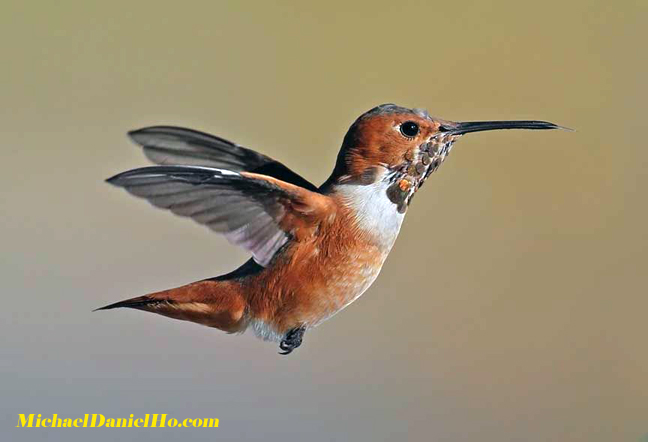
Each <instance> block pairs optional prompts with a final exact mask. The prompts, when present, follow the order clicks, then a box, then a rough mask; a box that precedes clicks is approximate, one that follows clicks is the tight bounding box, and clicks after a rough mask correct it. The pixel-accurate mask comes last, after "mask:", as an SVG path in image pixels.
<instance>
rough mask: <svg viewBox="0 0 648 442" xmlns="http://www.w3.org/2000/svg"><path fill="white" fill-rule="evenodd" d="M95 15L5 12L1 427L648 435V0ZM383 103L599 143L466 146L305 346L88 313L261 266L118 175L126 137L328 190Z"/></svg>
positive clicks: (98, 9)
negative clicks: (374, 268)
mask: <svg viewBox="0 0 648 442" xmlns="http://www.w3.org/2000/svg"><path fill="white" fill-rule="evenodd" d="M92 3H95V2H81V1H80V2H31V3H29V2H11V1H10V2H6V1H5V2H2V4H1V5H0V55H1V56H2V68H1V69H0V131H1V134H2V135H1V140H2V141H1V142H0V148H1V149H2V150H1V152H2V157H1V158H2V161H1V162H0V171H1V173H0V180H1V186H0V212H1V216H0V223H1V224H0V226H1V230H0V235H1V238H0V239H1V244H2V245H1V249H2V253H1V254H0V259H1V265H0V281H1V284H2V291H1V293H2V294H1V296H2V308H1V309H0V318H1V320H0V336H1V338H0V353H1V354H0V387H1V391H2V393H1V398H0V409H1V413H0V426H1V430H0V431H1V432H2V434H3V435H4V436H2V437H1V439H2V440H7V441H9V440H11V441H32V440H61V441H63V440H64V441H77V440H79V441H80V440H93V441H108V440H114V438H116V437H119V438H120V439H122V440H141V441H153V440H155V441H161V440H165V441H166V440H177V439H178V438H184V439H187V440H249V441H257V440H258V441H261V440H263V441H286V440H309V441H329V440H354V441H393V440H413V441H423V440H425V441H480V442H481V441H493V442H501V441H521V440H523V441H588V442H598V441H601V442H603V441H609V442H618V441H633V442H635V441H642V440H646V437H647V436H646V435H647V434H648V352H647V348H646V336H647V335H648V323H647V309H648V299H647V296H646V295H647V294H646V285H647V282H648V278H647V277H646V264H647V255H648V253H647V246H648V241H647V234H646V225H647V222H648V208H647V205H646V186H647V185H648V172H647V166H648V153H647V150H646V141H645V138H644V137H645V135H646V134H645V129H646V123H645V119H646V99H647V94H646V92H647V87H646V74H647V69H646V67H647V64H648V63H647V60H646V51H645V42H646V41H647V39H648V32H647V31H646V24H647V14H646V12H648V11H647V9H648V7H647V6H646V2H639V1H637V2H630V1H626V2H623V1H622V2H607V1H582V2H581V1H577V2H569V1H560V2H553V1H548V2H542V3H533V4H531V3H527V2H518V1H507V2H497V3H489V2H380V1H371V2H363V3H359V2H348V1H328V2H318V3H317V4H310V5H307V4H306V3H305V2H291V3H288V2H280V3H278V4H271V3H270V2H256V3H242V2H229V3H215V2H204V3H193V2H180V3H178V2H164V3H162V2H124V1H119V2H116V1H113V2H102V5H97V4H92ZM383 102H396V103H399V104H402V105H405V106H419V107H426V108H428V109H429V111H430V112H431V113H432V114H433V115H438V116H440V117H443V118H447V119H455V120H462V119H463V120H475V119H528V118H538V119H547V120H550V121H553V122H556V123H558V124H562V125H566V126H570V127H573V128H576V129H577V131H576V132H572V133H570V132H524V131H509V132H499V133H485V134H474V135H469V136H466V137H465V138H464V139H463V140H461V141H460V142H459V143H458V144H457V145H456V147H455V149H454V151H453V155H452V156H451V158H450V159H449V161H448V162H446V163H445V164H444V166H443V167H442V168H441V170H440V172H439V173H437V174H435V175H434V176H433V177H432V178H431V180H430V181H428V183H427V185H426V186H425V188H423V189H422V191H421V193H420V194H419V195H417V197H416V199H415V201H414V204H413V205H412V207H411V209H410V211H409V215H408V217H407V220H406V222H405V224H404V226H403V230H402V233H401V236H400V238H399V240H398V241H397V243H396V246H395V248H394V250H393V252H392V254H391V256H390V258H389V259H388V261H387V263H386V265H385V268H384V270H383V272H382V274H381V276H380V277H379V278H378V280H377V281H376V283H375V284H374V285H373V287H372V288H371V289H370V290H369V291H368V292H367V293H366V294H365V295H364V296H363V297H362V298H361V299H360V300H359V301H357V302H356V303H354V304H353V305H352V306H350V307H349V308H348V309H346V310H345V311H344V312H342V313H341V314H339V315H338V316H336V317H335V318H334V319H332V320H330V321H329V322H327V323H325V324H324V325H323V326H321V327H320V328H318V329H316V330H314V331H312V332H310V333H309V334H308V335H307V336H306V339H305V345H304V346H303V347H302V348H300V349H299V351H297V352H295V354H293V355H291V356H290V357H287V358H286V357H280V356H278V355H277V354H276V353H277V348H276V346H274V345H271V344H265V343H262V342H260V341H257V340H255V339H254V338H253V337H252V336H251V335H249V334H247V335H245V336H243V337H233V336H227V335H225V334H223V333H220V332H218V331H216V330H212V329H208V328H203V327H199V326H196V325H194V324H190V323H184V322H179V321H172V320H169V319H165V318H162V317H158V316H155V315H150V314H146V313H142V312H137V311H112V312H101V313H91V312H90V310H91V309H92V308H95V307H98V306H101V305H104V304H106V303H109V302H112V301H116V300H120V299H123V298H124V297H129V296H133V295H139V294H143V293H147V292H151V291H155V290H160V289H164V288H168V287H172V286H177V285H181V284H184V283H186V282H190V281H193V280H197V279H201V278H205V277H210V276H215V275H218V274H221V273H224V272H227V271H229V270H231V269H233V268H234V267H235V266H237V265H238V264H239V263H241V262H243V261H244V260H245V259H246V254H245V253H244V252H243V251H242V250H239V249H237V248H234V247H233V246H230V245H229V244H228V243H227V242H226V241H225V240H224V239H223V238H220V237H218V236H216V235H214V234H212V233H210V232H209V231H208V230H206V229H204V228H202V227H200V226H197V225H194V224H193V223H191V222H189V221H187V220H183V219H178V218H175V217H173V216H171V215H170V214H168V213H164V212H162V211H159V210H154V209H153V208H151V207H150V206H148V205H147V204H146V203H145V202H143V201H139V200H136V199H134V198H132V197H129V196H128V195H127V194H125V193H124V192H121V191H118V190H117V189H114V188H111V187H110V186H108V185H106V184H104V183H103V179H104V178H106V177H108V176H110V175H112V174H114V173H116V172H119V171H122V170H125V169H128V168H133V167H137V166H141V165H145V164H146V161H145V159H144V157H143V156H142V155H141V152H139V151H138V149H137V148H136V147H134V146H133V145H131V144H130V143H129V142H128V141H127V139H126V137H125V132H126V131H127V130H129V129H133V128H137V127H140V126H144V125H151V124H160V123H166V124H177V125H186V126H190V127H194V128H197V129H202V130H206V131H209V132H212V133H215V134H218V135H221V136H224V137H226V138H229V139H232V140H235V141H237V142H239V143H241V144H244V145H246V146H250V147H253V148H256V149H259V150H261V151H262V152H264V153H266V154H269V155H271V156H273V157H276V158H278V159H280V160H282V161H284V162H286V163H287V164H288V165H289V166H291V167H293V168H294V169H295V170H297V171H298V172H300V173H303V174H304V175H305V176H306V177H308V178H309V179H311V180H313V181H314V182H316V183H319V182H322V181H323V180H324V179H325V178H326V177H327V176H328V174H329V172H330V170H331V168H332V166H333V163H334V159H335V156H336V153H337V149H338V147H339V145H340V142H341V139H342V137H343V135H344V133H345V131H346V129H347V128H348V126H349V125H350V124H351V122H352V121H353V120H354V119H355V118H356V117H357V116H358V115H359V114H360V113H362V112H363V111H365V110H367V109H369V108H370V107H372V106H374V105H376V104H379V103H383ZM18 413H42V414H44V415H49V414H52V413H58V414H59V415H61V416H64V417H65V416H68V417H76V416H77V415H82V414H83V413H103V414H104V415H106V416H107V417H128V415H129V414H130V413H133V414H135V415H136V416H137V415H143V414H145V413H167V414H169V416H170V417H178V418H185V417H218V418H220V419H221V428H219V429H217V430H209V429H196V430H193V429H182V430H180V429H165V430H160V429H148V430H142V429H140V430H105V429H104V430H67V431H66V430H62V429H57V430H52V429H49V430H45V429H40V430H39V429H31V430H30V429H17V428H14V427H15V425H16V422H17V415H18Z"/></svg>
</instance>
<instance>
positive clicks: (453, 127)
mask: <svg viewBox="0 0 648 442" xmlns="http://www.w3.org/2000/svg"><path fill="white" fill-rule="evenodd" d="M499 129H535V130H546V129H564V130H572V129H568V128H566V127H562V126H558V125H557V124H553V123H550V122H548V121H535V120H519V121H466V122H463V123H454V122H453V123H448V124H443V125H442V126H441V131H442V132H443V131H445V132H449V133H451V134H453V135H463V134H467V133H470V132H481V131H484V130H499Z"/></svg>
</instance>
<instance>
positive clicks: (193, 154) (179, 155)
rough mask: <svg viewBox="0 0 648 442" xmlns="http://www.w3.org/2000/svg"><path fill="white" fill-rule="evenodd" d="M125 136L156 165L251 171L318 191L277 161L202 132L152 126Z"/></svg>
mask: <svg viewBox="0 0 648 442" xmlns="http://www.w3.org/2000/svg"><path fill="white" fill-rule="evenodd" d="M128 135H129V136H130V138H131V139H132V140H133V141H134V142H135V143H137V144H139V145H140V146H142V148H143V150H144V154H145V155H146V157H147V158H148V159H149V160H151V161H152V162H153V163H155V164H160V165H174V164H176V165H187V166H206V167H214V168H217V169H227V170H232V171H235V172H243V171H245V172H254V173H259V174H262V175H268V176H272V177H275V178H278V179H280V180H282V181H285V182H287V183H291V184H295V185H296V186H300V187H303V188H305V189H308V190H310V191H313V192H317V191H318V190H317V187H316V186H314V185H313V184H312V183H310V182H309V181H308V180H306V179H304V178H303V177H301V176H300V175H298V174H297V173H295V172H293V171H292V170H290V169H289V168H288V167H286V166H284V165H283V164H282V163H280V162H279V161H276V160H274V159H272V158H270V157H268V156H265V155H263V154H261V153H259V152H256V151H254V150H251V149H248V148H245V147H243V146H239V145H238V144H236V143H232V142H231V141H228V140H225V139H223V138H220V137H216V136H214V135H210V134H207V133H204V132H199V131H197V130H193V129H186V128H183V127H175V126H151V127H145V128H143V129H138V130H134V131H132V132H129V133H128Z"/></svg>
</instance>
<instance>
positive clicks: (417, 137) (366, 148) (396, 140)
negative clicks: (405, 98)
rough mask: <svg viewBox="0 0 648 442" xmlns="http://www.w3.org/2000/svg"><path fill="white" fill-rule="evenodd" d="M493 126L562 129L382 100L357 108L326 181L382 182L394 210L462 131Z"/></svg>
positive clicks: (402, 207)
mask: <svg viewBox="0 0 648 442" xmlns="http://www.w3.org/2000/svg"><path fill="white" fill-rule="evenodd" d="M496 129H564V128H562V127H560V126H557V125H555V124H553V123H549V122H546V121H472V122H459V123H458V122H454V121H448V120H442V119H440V118H435V117H431V116H430V114H428V112H427V111H426V110H423V109H408V108H405V107H401V106H397V105H395V104H382V105H380V106H376V107H374V108H373V109H371V110H370V111H368V112H365V113H364V114H362V115H361V116H360V117H359V118H358V119H357V120H356V121H355V122H354V123H353V125H351V127H350V128H349V130H348V132H347V134H346V136H345V137H344V142H343V143H342V148H341V149H340V153H339V154H338V158H337V162H336V165H335V169H334V171H333V174H332V175H331V177H330V178H329V180H328V183H330V184H357V185H370V184H374V183H376V182H377V181H379V180H380V181H383V182H385V184H386V186H385V188H386V192H387V196H388V197H389V199H390V200H391V201H392V202H393V203H394V204H396V205H397V206H398V211H399V212H401V213H404V212H405V211H406V210H407V206H408V205H409V203H410V201H411V199H412V196H413V195H414V193H415V192H416V191H417V190H418V189H419V188H420V187H421V185H423V183H424V182H425V180H426V179H427V178H428V177H429V176H430V174H431V173H432V172H434V171H436V170H437V168H438V167H439V166H440V165H441V163H443V161H444V160H445V158H446V157H447V156H448V154H449V153H450V150H451V149H452V145H453V144H454V142H455V141H456V140H457V139H458V138H459V137H461V136H462V135H464V134H466V133H470V132H479V131H486V130H496Z"/></svg>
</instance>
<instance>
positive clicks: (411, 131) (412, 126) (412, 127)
mask: <svg viewBox="0 0 648 442" xmlns="http://www.w3.org/2000/svg"><path fill="white" fill-rule="evenodd" d="M400 131H401V133H402V134H403V135H405V136H406V137H408V138H412V137H415V136H416V135H418V133H419V127H418V124H416V123H415V122H413V121H406V122H404V123H403V124H401V127H400Z"/></svg>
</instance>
